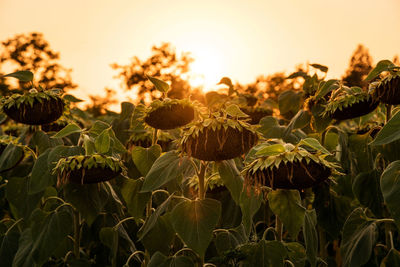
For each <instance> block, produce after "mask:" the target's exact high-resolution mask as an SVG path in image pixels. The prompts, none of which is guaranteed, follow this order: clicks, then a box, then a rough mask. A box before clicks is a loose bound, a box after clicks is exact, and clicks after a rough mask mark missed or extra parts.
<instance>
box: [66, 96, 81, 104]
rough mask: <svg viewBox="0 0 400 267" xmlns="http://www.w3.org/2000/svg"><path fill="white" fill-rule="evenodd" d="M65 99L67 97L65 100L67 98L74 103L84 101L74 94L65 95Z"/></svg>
mask: <svg viewBox="0 0 400 267" xmlns="http://www.w3.org/2000/svg"><path fill="white" fill-rule="evenodd" d="M63 99H65V100H67V101H69V102H73V103H79V102H82V101H83V100H82V99H79V98H76V97H75V96H73V95H64V96H63Z"/></svg>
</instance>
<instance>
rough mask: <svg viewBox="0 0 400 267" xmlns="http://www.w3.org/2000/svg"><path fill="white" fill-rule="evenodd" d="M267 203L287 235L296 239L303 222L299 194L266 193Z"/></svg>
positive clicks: (281, 190) (276, 191)
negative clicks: (286, 231)
mask: <svg viewBox="0 0 400 267" xmlns="http://www.w3.org/2000/svg"><path fill="white" fill-rule="evenodd" d="M268 203H269V207H270V208H271V210H272V212H273V213H274V214H275V215H277V216H278V217H279V218H280V220H281V221H282V223H283V225H284V226H285V227H286V229H287V230H288V232H289V234H290V235H291V236H292V237H293V238H296V237H297V235H298V233H299V231H300V228H301V226H302V225H303V222H304V216H305V213H306V211H305V209H304V207H303V206H301V198H300V193H299V191H297V190H283V189H278V190H274V191H271V192H269V193H268Z"/></svg>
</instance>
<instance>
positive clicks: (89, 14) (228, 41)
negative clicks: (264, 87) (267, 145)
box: [0, 0, 400, 110]
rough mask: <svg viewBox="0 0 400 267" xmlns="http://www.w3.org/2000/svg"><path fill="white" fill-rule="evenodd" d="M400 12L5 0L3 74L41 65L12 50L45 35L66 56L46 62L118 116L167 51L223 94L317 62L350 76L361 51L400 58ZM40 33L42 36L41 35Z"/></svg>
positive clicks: (374, 7) (348, 4)
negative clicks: (226, 85)
mask: <svg viewBox="0 0 400 267" xmlns="http://www.w3.org/2000/svg"><path fill="white" fill-rule="evenodd" d="M399 14H400V1H399V0H381V1H374V0H352V1H348V0H334V1H333V0H307V1H296V0H282V1H275V0H274V1H270V0H263V1H261V0H249V1H237V0H229V1H228V0H219V1H215V0H214V1H211V0H202V1H188V0H185V1H184V0H169V1H161V0H147V1H137V0H114V1H109V0H96V1H94V0H85V1H82V0H80V1H78V0H69V1H61V0H59V1H54V0H36V1H31V0H18V1H16V0H0V41H2V42H3V43H2V46H1V47H0V51H1V54H0V55H1V56H2V59H3V60H2V61H1V62H0V73H3V74H4V73H7V72H10V71H14V70H16V69H27V68H29V67H32V66H31V65H29V64H28V63H27V62H25V63H26V64H25V65H24V64H21V62H18V61H15V60H10V58H12V56H13V53H14V56H15V57H16V54H15V53H18V51H17V50H15V49H14V50H12V49H11V48H12V46H13V45H14V46H15V45H16V40H19V45H20V47H19V52H21V51H22V52H23V42H25V43H29V42H31V44H32V43H34V42H35V41H34V42H32V39H35V38H36V42H37V43H40V42H42V41H43V40H44V41H45V42H47V46H46V47H47V48H48V49H49V50H51V51H53V52H55V53H56V52H57V53H59V57H57V58H56V57H54V58H53V59H51V57H50V58H46V57H43V58H42V59H43V60H44V61H48V62H49V61H51V60H53V61H52V62H53V63H54V64H58V67H62V68H63V69H62V70H61V71H60V72H57V73H56V74H57V75H60V76H63V75H65V74H66V73H69V78H70V79H69V80H68V79H67V80H64V81H63V82H66V81H67V82H68V81H69V82H71V84H70V85H72V86H71V87H75V89H73V91H71V92H73V94H74V95H76V96H77V97H79V98H82V99H84V100H86V101H95V100H96V99H97V100H96V101H98V102H97V104H99V103H100V104H104V105H105V104H106V102H107V100H112V99H114V100H115V101H110V102H112V103H111V104H113V105H114V106H112V108H113V109H116V110H118V109H119V105H118V102H120V101H124V100H129V99H130V100H132V101H135V100H137V99H138V98H137V93H138V92H139V91H140V88H143V86H144V88H145V87H146V86H148V85H147V83H146V85H145V84H144V83H142V84H140V82H143V81H142V80H141V79H140V78H138V77H136V78H134V77H133V76H132V75H133V74H134V73H132V71H133V70H135V68H136V70H137V67H138V66H142V67H143V64H145V63H146V62H147V63H150V65H151V62H152V61H151V60H150V61H148V59H151V58H152V56H155V55H157V53H158V55H163V52H162V49H164V50H168V51H170V56H171V57H172V58H170V61H168V62H167V63H166V64H170V65H173V64H174V61H173V60H176V61H177V62H175V63H177V65H173V66H175V67H176V68H177V69H178V76H180V77H181V78H182V79H183V80H184V81H185V82H186V81H187V82H188V85H189V86H190V88H191V89H193V88H200V89H201V90H202V91H209V90H213V89H215V88H216V83H218V81H219V80H220V79H221V78H222V77H224V76H228V77H230V78H231V79H232V81H234V82H235V83H236V84H237V85H239V86H243V87H246V86H249V85H254V84H255V83H257V81H264V82H265V81H267V82H268V77H270V78H271V75H274V74H276V73H279V74H280V76H279V77H284V75H288V74H290V73H291V72H294V71H295V70H298V69H299V68H307V63H319V64H323V65H326V66H328V67H329V71H328V77H329V78H339V79H340V78H345V76H346V71H347V72H348V70H349V68H351V57H352V55H356V54H357V52H358V53H359V56H360V57H359V58H360V62H362V61H363V60H364V63H366V64H367V65H368V64H370V65H372V66H374V65H375V64H376V63H377V62H378V61H379V60H382V59H390V60H396V59H395V56H396V55H399V54H400V34H398V33H399V29H400V16H399ZM33 32H34V33H38V34H39V35H35V37H33V38H32V35H30V34H31V33H33ZM40 34H42V35H40ZM18 38H19V39H18ZM11 40H14V41H15V42H14V43H13V42H11ZM7 41H8V42H7ZM165 43H169V44H165ZM7 44H8V45H7ZM42 44H43V43H42ZM359 44H361V45H362V46H359ZM21 46H22V48H21ZM26 47H27V46H26ZM26 47H25V48H26ZM152 47H153V48H155V49H153V50H152ZM39 48H40V45H39ZM42 48H43V47H42ZM47 48H46V49H47ZM157 48H159V50H157ZM7 49H8V50H7ZM10 49H11V50H10ZM160 49H161V50H160ZM157 51H158V52H157ZM22 52H21V53H20V54H21V55H22V54H23V53H22ZM28 52H29V51H28ZM28 52H26V53H28ZM186 52H188V53H190V54H189V55H188V54H184V55H182V53H186ZM31 53H32V51H31ZM164 55H165V54H164ZM7 57H8V58H7ZM134 57H137V59H134ZM33 60H34V59H33ZM154 60H156V59H154V58H153V61H154ZM171 60H172V61H171ZM185 60H187V61H186V63H188V64H187V65H182V64H181V65H179V63H182V62H185ZM37 61H39V59H37ZM353 61H354V60H353ZM54 64H53V65H54ZM299 64H302V65H299ZM50 65H51V64H50ZM178 65H179V66H178ZM353 65H354V64H353ZM135 66H136V67H135ZM147 67H149V66H148V65H147ZM54 68H55V67H54V66H53V70H54ZM64 68H65V69H64ZM179 68H180V69H179ZM353 68H354V66H353ZM68 69H69V70H71V71H70V72H68V71H67V72H65V71H66V70H68ZM164 69H165V66H164ZM175 70H176V69H175ZM38 72H39V70H38ZM144 72H146V73H149V74H155V75H156V76H157V74H160V73H158V72H157V71H154V70H153V71H151V70H150V69H146V68H144V69H143V68H142V69H141V70H140V71H139V72H137V73H136V74H137V75H139V76H140V74H143V73H144ZM181 72H182V73H184V75H181ZM124 73H125V76H124ZM53 74H54V73H53ZM129 74H130V75H131V76H129ZM38 76H39V74H38ZM50 76H51V75H50ZM118 76H119V77H118ZM142 76H143V75H142ZM158 76H160V75H158ZM167 78H168V77H167ZM135 79H136V80H135ZM263 79H264V80H263ZM129 80H130V82H129ZM0 82H2V83H6V81H4V79H3V80H0ZM63 82H60V83H59V85H61V86H62V84H63ZM177 82H178V83H177V84H178V85H179V82H181V81H177ZM55 84H57V83H55ZM178 85H177V86H178ZM180 85H182V83H181V84H180ZM185 86H187V84H186V85H183V87H185ZM3 87H6V86H5V85H3ZM178 87H179V86H178ZM7 88H9V89H13V85H12V84H11V85H7ZM126 89H131V90H126ZM90 96H92V97H91V98H90ZM96 97H97V98H96ZM101 98H103V99H101ZM150 98H151V97H150ZM147 99H149V96H148V95H147ZM101 101H103V102H101Z"/></svg>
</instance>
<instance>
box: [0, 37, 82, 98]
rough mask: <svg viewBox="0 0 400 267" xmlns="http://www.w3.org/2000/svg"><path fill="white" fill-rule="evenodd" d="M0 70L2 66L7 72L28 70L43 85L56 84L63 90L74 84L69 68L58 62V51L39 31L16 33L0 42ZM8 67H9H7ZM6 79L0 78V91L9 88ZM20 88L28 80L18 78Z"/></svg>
mask: <svg viewBox="0 0 400 267" xmlns="http://www.w3.org/2000/svg"><path fill="white" fill-rule="evenodd" d="M0 51H1V54H0V74H1V72H2V71H6V70H4V69H5V68H7V72H12V71H17V70H30V71H33V72H34V73H35V79H36V81H37V82H39V83H40V84H41V85H42V86H43V87H44V88H60V89H63V90H64V91H66V90H69V89H74V88H76V87H77V85H76V84H75V83H73V81H72V78H71V76H70V74H71V69H67V68H65V67H64V66H62V65H61V64H60V63H59V62H58V61H59V59H60V54H59V53H58V52H55V51H53V50H52V49H51V48H50V44H49V43H48V42H47V41H46V40H45V39H44V36H43V34H42V33H37V32H33V33H29V34H18V35H15V36H14V37H11V38H9V39H7V40H5V41H3V42H1V45H0ZM10 68H11V71H10ZM9 82H10V81H9V80H5V79H0V92H1V93H2V94H3V93H6V92H7V89H10V88H11V86H10V84H9ZM19 88H20V89H29V88H31V85H30V84H29V83H26V82H23V81H19Z"/></svg>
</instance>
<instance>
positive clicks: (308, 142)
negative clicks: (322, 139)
mask: <svg viewBox="0 0 400 267" xmlns="http://www.w3.org/2000/svg"><path fill="white" fill-rule="evenodd" d="M298 146H306V147H309V148H312V149H314V150H316V151H318V152H321V151H322V152H323V153H324V154H331V153H330V152H329V151H328V150H327V149H326V148H325V147H323V146H322V145H321V144H320V143H319V142H318V140H317V139H315V138H310V137H308V138H305V139H302V140H301V141H300V142H299V144H298Z"/></svg>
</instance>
